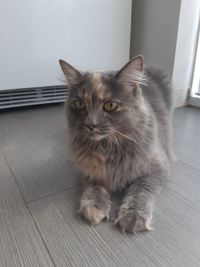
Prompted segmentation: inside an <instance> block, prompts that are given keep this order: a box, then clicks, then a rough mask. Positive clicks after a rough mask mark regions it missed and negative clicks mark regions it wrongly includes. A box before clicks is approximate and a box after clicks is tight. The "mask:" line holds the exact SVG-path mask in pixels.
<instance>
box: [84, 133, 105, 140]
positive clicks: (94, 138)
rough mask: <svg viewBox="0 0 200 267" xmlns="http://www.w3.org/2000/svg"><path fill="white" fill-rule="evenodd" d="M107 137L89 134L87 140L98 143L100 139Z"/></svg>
mask: <svg viewBox="0 0 200 267" xmlns="http://www.w3.org/2000/svg"><path fill="white" fill-rule="evenodd" d="M106 137H107V136H106V135H101V134H91V135H89V136H88V138H89V139H90V140H92V141H100V140H102V139H105V138H106Z"/></svg>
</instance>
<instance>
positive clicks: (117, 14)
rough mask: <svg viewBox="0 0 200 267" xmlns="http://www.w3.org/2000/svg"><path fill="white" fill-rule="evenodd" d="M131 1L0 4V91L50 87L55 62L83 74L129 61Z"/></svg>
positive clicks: (37, 0) (8, 0)
mask: <svg viewBox="0 0 200 267" xmlns="http://www.w3.org/2000/svg"><path fill="white" fill-rule="evenodd" d="M131 4H132V1H131V0H125V1H124V0H56V1H55V0H54V1H52V0H33V1H27V0H18V1H16V0H6V1H5V0H0V90H3V89H13V88H24V87H37V86H39V87H40V86H51V85H58V84H62V82H61V81H60V80H59V77H61V76H59V73H60V68H59V66H58V59H59V58H63V59H65V60H67V61H69V62H71V64H74V65H75V66H77V67H79V68H80V69H82V70H86V69H117V68H119V67H121V66H122V65H123V64H124V63H125V62H126V61H127V60H128V59H129V48H130V26H131V23H130V22H131Z"/></svg>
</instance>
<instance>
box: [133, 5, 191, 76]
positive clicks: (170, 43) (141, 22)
mask: <svg viewBox="0 0 200 267" xmlns="http://www.w3.org/2000/svg"><path fill="white" fill-rule="evenodd" d="M191 1H193V0H191ZM180 6H181V0H133V16H132V38H131V57H133V56H135V55H136V54H142V55H143V56H144V59H145V62H146V63H150V62H151V63H156V64H158V65H159V66H161V67H162V68H164V69H165V70H166V71H167V72H168V73H169V74H170V75H171V76H172V72H173V65H174V56H175V50H176V40H177V32H178V22H179V12H180Z"/></svg>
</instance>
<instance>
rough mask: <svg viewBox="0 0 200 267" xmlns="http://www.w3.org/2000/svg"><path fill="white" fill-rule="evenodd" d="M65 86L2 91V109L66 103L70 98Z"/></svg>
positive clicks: (0, 105)
mask: <svg viewBox="0 0 200 267" xmlns="http://www.w3.org/2000/svg"><path fill="white" fill-rule="evenodd" d="M68 93H69V91H68V88H67V86H65V85H59V86H48V87H36V88H25V89H13V90H3V91H0V109H4V108H12V107H20V106H29V105H38V104H48V103H58V102H64V101H65V99H66V98H67V96H68Z"/></svg>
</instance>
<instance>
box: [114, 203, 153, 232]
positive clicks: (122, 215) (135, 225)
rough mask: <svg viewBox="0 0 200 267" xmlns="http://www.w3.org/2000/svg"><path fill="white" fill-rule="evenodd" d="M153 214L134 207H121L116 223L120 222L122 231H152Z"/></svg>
mask: <svg viewBox="0 0 200 267" xmlns="http://www.w3.org/2000/svg"><path fill="white" fill-rule="evenodd" d="M151 218H152V215H151V214H144V213H142V212H139V211H138V212H137V210H134V209H133V210H132V209H128V210H127V209H124V208H123V209H120V210H119V213H118V219H117V220H116V221H115V224H119V226H120V228H121V230H122V232H123V233H124V232H128V233H132V234H134V233H137V232H140V231H150V230H152V228H151V225H150V224H151Z"/></svg>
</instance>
